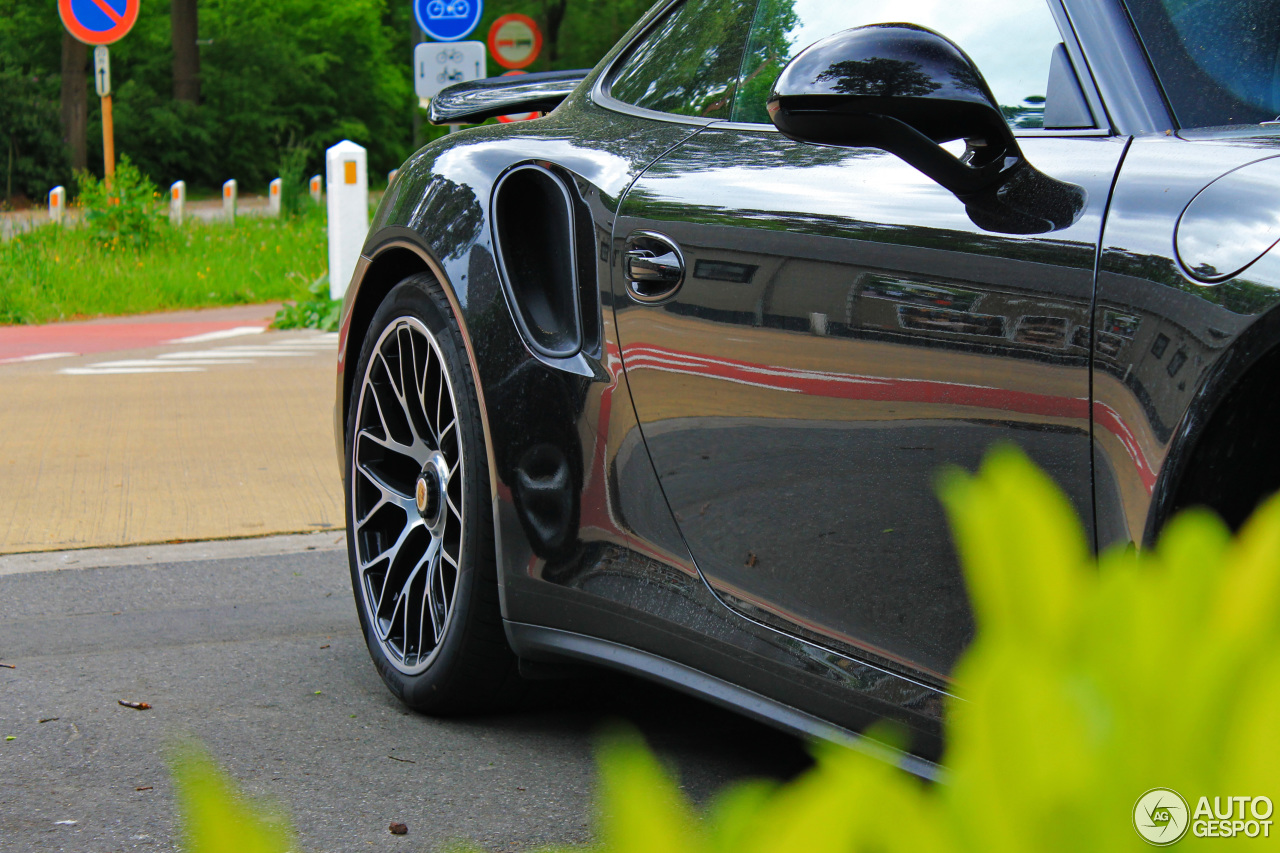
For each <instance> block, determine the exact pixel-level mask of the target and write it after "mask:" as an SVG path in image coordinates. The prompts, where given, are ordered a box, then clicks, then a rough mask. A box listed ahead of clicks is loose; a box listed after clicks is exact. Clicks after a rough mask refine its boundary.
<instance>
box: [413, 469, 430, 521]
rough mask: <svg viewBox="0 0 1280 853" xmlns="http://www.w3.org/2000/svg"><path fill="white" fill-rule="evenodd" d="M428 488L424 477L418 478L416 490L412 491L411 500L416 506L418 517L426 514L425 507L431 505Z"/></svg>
mask: <svg viewBox="0 0 1280 853" xmlns="http://www.w3.org/2000/svg"><path fill="white" fill-rule="evenodd" d="M430 491H431V489H430V487H429V486H428V485H427V478H426V477H419V478H418V488H417V489H416V490H415V491H414V495H413V500H414V503H416V504H417V505H418V515H421V516H425V515H426V514H427V506H428V505H429V504H430V503H431V494H430Z"/></svg>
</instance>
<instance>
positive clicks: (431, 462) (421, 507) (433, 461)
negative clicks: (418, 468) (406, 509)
mask: <svg viewBox="0 0 1280 853" xmlns="http://www.w3.org/2000/svg"><path fill="white" fill-rule="evenodd" d="M448 481H449V465H448V463H447V462H446V461H445V458H444V456H443V455H442V454H441V453H440V451H438V450H437V451H434V452H432V454H431V456H430V458H428V459H427V463H426V464H425V465H423V466H422V473H420V474H419V475H418V481H417V482H416V483H414V486H413V504H414V506H415V507H416V508H417V510H418V515H420V516H421V517H422V520H423V521H425V522H426V523H427V527H429V528H431V529H432V531H433V532H436V528H437V527H439V526H440V525H441V524H442V523H443V520H444V511H443V510H444V500H445V498H444V494H445V492H444V490H445V484H446V483H447V482H448Z"/></svg>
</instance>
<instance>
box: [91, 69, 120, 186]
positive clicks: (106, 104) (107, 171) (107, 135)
mask: <svg viewBox="0 0 1280 853" xmlns="http://www.w3.org/2000/svg"><path fill="white" fill-rule="evenodd" d="M93 85H94V88H96V89H97V90H98V97H100V98H102V171H103V174H104V175H105V180H106V183H107V189H111V184H112V182H113V181H114V180H115V177H116V128H115V122H114V121H113V120H112V117H111V52H110V51H109V50H108V49H107V46H106V45H105V44H100V45H98V46H97V47H95V48H94V49H93Z"/></svg>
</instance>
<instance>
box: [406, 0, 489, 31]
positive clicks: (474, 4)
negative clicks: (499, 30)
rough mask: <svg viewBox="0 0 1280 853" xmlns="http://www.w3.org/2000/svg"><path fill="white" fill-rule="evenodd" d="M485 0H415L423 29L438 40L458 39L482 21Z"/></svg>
mask: <svg viewBox="0 0 1280 853" xmlns="http://www.w3.org/2000/svg"><path fill="white" fill-rule="evenodd" d="M483 11H484V0H413V14H414V16H415V17H417V19H418V26H420V27H422V31H423V32H424V33H426V34H427V35H428V36H430V37H431V38H433V39H435V40H436V41H458V40H459V39H464V38H466V37H467V36H469V35H470V34H471V31H472V30H474V29H475V28H476V24H478V23H480V13H481V12H483Z"/></svg>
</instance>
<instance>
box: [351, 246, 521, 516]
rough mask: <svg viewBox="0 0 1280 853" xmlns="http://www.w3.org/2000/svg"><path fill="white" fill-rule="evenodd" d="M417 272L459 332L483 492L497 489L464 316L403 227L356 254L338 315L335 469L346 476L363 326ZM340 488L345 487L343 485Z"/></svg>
mask: <svg viewBox="0 0 1280 853" xmlns="http://www.w3.org/2000/svg"><path fill="white" fill-rule="evenodd" d="M417 273H430V274H431V275H432V276H433V277H435V279H436V281H437V282H439V284H440V289H441V290H442V291H444V295H445V298H446V299H448V301H449V307H450V309H451V310H452V311H453V316H454V318H455V319H456V320H457V322H458V327H459V329H460V330H461V332H462V341H463V344H464V345H465V347H466V353H467V365H468V367H469V369H470V370H471V378H472V381H473V383H474V385H475V389H476V402H477V403H478V404H479V406H480V426H481V431H482V433H483V435H484V443H485V448H484V452H485V457H486V458H487V460H488V463H489V465H488V467H489V494H490V496H492V495H493V494H495V490H496V488H497V480H496V473H495V471H496V468H495V464H494V453H493V437H492V435H491V433H490V429H489V410H488V408H487V407H486V405H485V393H484V385H483V384H482V383H481V381H480V370H479V362H478V361H477V360H476V352H475V346H474V342H473V340H472V336H471V332H470V330H469V329H468V327H467V317H466V314H465V313H464V312H463V310H462V304H461V302H460V301H459V299H458V294H457V292H456V291H455V288H454V286H453V284H452V283H451V282H450V281H449V278H448V276H447V275H445V273H444V268H443V266H442V265H441V264H440V263H439V261H438V259H436V258H435V257H434V255H433V254H432V253H431V251H430V250H429V249H427V248H426V247H425V246H423V245H422V243H421V241H420V240H419V239H418V237H417V234H416V233H415V232H413V231H411V230H410V229H408V228H402V227H394V228H389V229H386V230H385V231H384V232H380V233H379V234H378V235H373V236H371V237H370V239H369V241H368V242H367V243H366V244H365V249H364V251H363V252H362V253H361V256H360V261H359V264H358V265H357V267H356V271H355V274H354V275H353V276H352V280H351V287H350V292H349V294H348V299H347V308H346V310H345V311H344V312H343V317H342V324H341V334H340V337H339V340H340V347H341V356H342V358H341V361H340V370H339V376H338V399H337V401H336V403H335V406H334V435H335V436H336V437H337V447H338V461H339V467H340V469H341V470H342V472H343V477H344V480H345V477H346V465H345V458H346V448H345V445H344V442H345V437H346V424H347V417H348V415H349V413H350V400H351V389H352V387H354V384H355V379H356V377H355V371H356V362H357V361H358V358H357V356H358V355H359V353H360V349H361V347H363V346H364V340H365V337H366V336H367V335H368V333H369V322H370V321H371V320H372V318H373V315H374V313H375V312H376V311H377V310H378V306H379V305H381V304H382V302H383V300H385V299H386V298H387V295H388V294H389V293H391V291H392V289H393V288H394V287H395V286H396V285H397V284H399V283H400V282H401V281H404V279H406V278H408V277H409V276H411V275H415V274H417ZM343 488H344V489H345V488H346V486H345V483H344V485H343Z"/></svg>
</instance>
